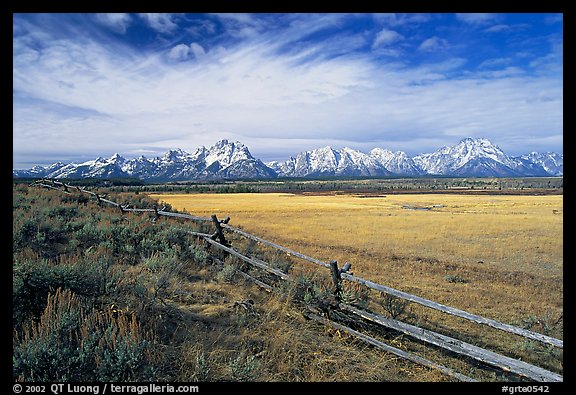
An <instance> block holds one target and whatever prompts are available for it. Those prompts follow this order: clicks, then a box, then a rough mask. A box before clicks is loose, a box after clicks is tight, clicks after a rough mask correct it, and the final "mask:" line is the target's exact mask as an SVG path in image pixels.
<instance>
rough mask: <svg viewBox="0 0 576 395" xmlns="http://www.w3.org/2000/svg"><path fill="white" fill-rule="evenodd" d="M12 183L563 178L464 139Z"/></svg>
mask: <svg viewBox="0 0 576 395" xmlns="http://www.w3.org/2000/svg"><path fill="white" fill-rule="evenodd" d="M12 175H13V177H28V178H32V177H34V178H36V177H48V178H89V177H96V178H111V177H136V178H140V179H142V180H145V181H183V180H214V179H254V178H275V177H309V178H313V177H326V176H347V177H361V176H373V177H379V176H381V177H393V176H411V177H412V176H424V175H442V176H455V177H464V176H466V177H529V176H561V175H563V155H562V154H557V153H553V152H548V153H536V152H532V153H530V154H526V155H522V156H520V157H510V156H507V155H506V154H505V153H504V152H503V151H502V150H501V149H500V148H498V147H497V146H496V145H494V144H493V143H491V142H490V141H489V140H487V139H482V138H470V137H469V138H465V139H463V140H461V141H460V142H459V143H458V144H456V145H454V146H451V147H443V148H441V149H439V150H437V151H435V152H433V153H429V154H420V155H417V156H414V157H410V156H408V155H407V154H406V153H405V152H402V151H396V152H392V151H390V150H388V149H384V148H374V149H373V150H371V151H370V152H369V153H363V152H360V151H358V150H354V149H351V148H342V149H340V150H335V149H333V148H331V147H324V148H319V149H315V150H312V151H306V152H301V153H299V154H298V155H296V157H291V158H289V159H288V160H286V161H284V162H270V163H267V164H264V163H263V162H262V161H261V160H259V159H256V158H254V157H253V156H252V154H251V153H250V151H249V150H248V148H247V147H246V146H245V145H244V144H242V143H240V142H238V141H237V142H229V141H228V140H220V141H218V142H217V143H216V144H215V145H214V146H212V147H210V148H206V147H200V148H198V149H196V151H195V152H194V153H193V154H189V153H187V152H184V151H182V150H180V149H174V150H170V151H168V152H167V153H166V154H165V155H164V156H163V157H155V158H152V159H148V158H146V157H144V156H140V157H138V158H134V159H125V158H123V157H122V156H120V155H119V154H114V155H113V156H112V157H110V158H108V159H104V158H100V157H99V158H97V159H94V160H90V161H87V162H83V163H69V164H64V163H62V162H58V163H54V164H53V165H50V166H48V167H42V166H35V167H33V168H31V169H28V170H13V171H12Z"/></svg>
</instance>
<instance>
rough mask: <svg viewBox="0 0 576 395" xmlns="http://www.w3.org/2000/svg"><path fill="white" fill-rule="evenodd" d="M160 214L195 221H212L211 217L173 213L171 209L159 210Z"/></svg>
mask: <svg viewBox="0 0 576 395" xmlns="http://www.w3.org/2000/svg"><path fill="white" fill-rule="evenodd" d="M158 215H164V216H166V217H176V218H184V219H190V220H193V221H212V219H211V218H204V217H197V216H195V215H190V214H183V213H173V212H170V211H158Z"/></svg>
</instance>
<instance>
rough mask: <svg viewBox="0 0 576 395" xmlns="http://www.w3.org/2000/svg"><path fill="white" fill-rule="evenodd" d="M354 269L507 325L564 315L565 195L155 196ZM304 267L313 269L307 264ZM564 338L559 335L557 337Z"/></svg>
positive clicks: (383, 281) (375, 278)
mask: <svg viewBox="0 0 576 395" xmlns="http://www.w3.org/2000/svg"><path fill="white" fill-rule="evenodd" d="M151 197H152V198H154V199H158V200H160V201H164V202H166V203H169V204H170V205H171V206H172V207H173V208H175V209H178V210H186V211H187V212H189V213H192V214H196V215H205V216H209V215H211V214H216V215H218V217H219V218H225V217H226V216H230V217H231V222H230V224H231V225H233V226H240V227H242V228H243V229H245V230H246V231H248V232H251V233H253V234H256V235H258V236H260V237H263V238H265V239H267V240H270V241H273V242H275V243H278V244H281V245H284V246H287V247H290V248H292V249H294V250H296V251H299V252H302V253H305V254H307V255H310V256H312V257H315V258H318V259H321V260H324V261H326V262H328V261H330V260H333V259H335V260H337V261H338V262H339V263H340V264H344V262H350V263H352V269H353V272H354V274H355V275H357V276H360V277H364V278H367V279H370V280H373V281H376V282H379V283H381V284H384V285H388V286H391V287H394V288H397V289H400V290H403V291H406V292H409V293H413V294H416V295H419V296H422V297H425V298H429V299H432V300H434V301H437V302H440V303H444V304H448V305H450V306H453V307H457V308H460V309H464V310H467V311H470V312H473V313H476V314H480V315H485V316H487V317H490V318H494V319H498V320H501V321H504V322H510V323H515V324H518V325H522V323H523V320H524V321H525V320H526V317H547V318H548V319H549V320H554V321H558V320H559V317H562V311H563V215H562V212H563V196H562V195H547V196H527V195H522V196H520V195H463V194H397V195H394V194H390V195H386V196H369V195H368V196H367V195H353V194H338V193H328V194H286V193H265V194H260V193H255V194H198V195H192V194H156V195H151ZM302 265H310V264H308V263H302ZM557 336H560V337H561V334H557Z"/></svg>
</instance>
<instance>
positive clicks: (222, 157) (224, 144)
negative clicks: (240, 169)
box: [205, 139, 254, 167]
mask: <svg viewBox="0 0 576 395" xmlns="http://www.w3.org/2000/svg"><path fill="white" fill-rule="evenodd" d="M244 159H254V157H253V156H252V154H251V153H250V151H249V150H248V148H247V147H246V146H245V145H244V144H242V143H241V142H239V141H236V142H234V143H231V142H229V141H228V140H226V139H224V140H220V141H218V142H217V143H216V144H215V145H214V146H212V147H210V148H209V149H208V150H207V152H206V156H205V160H206V166H210V165H211V164H212V163H214V162H219V163H220V165H221V166H223V167H226V166H230V165H231V164H232V163H234V162H237V161H239V160H244Z"/></svg>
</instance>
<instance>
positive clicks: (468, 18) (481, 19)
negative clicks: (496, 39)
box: [456, 12, 499, 25]
mask: <svg viewBox="0 0 576 395" xmlns="http://www.w3.org/2000/svg"><path fill="white" fill-rule="evenodd" d="M456 18H457V19H458V20H459V21H462V22H464V23H468V24H470V25H485V24H487V23H490V22H492V21H494V20H497V19H499V15H498V14H490V13H479V12H470V13H464V14H456Z"/></svg>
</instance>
